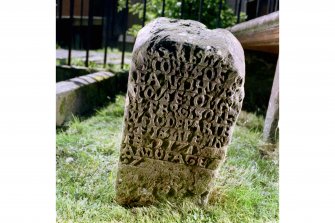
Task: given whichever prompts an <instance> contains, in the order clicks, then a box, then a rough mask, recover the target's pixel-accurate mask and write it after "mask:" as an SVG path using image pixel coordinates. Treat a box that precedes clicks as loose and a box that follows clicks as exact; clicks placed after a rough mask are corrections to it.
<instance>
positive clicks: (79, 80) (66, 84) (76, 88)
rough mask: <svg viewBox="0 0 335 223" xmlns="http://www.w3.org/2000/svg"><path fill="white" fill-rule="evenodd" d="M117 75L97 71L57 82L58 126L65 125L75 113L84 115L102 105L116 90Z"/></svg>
mask: <svg viewBox="0 0 335 223" xmlns="http://www.w3.org/2000/svg"><path fill="white" fill-rule="evenodd" d="M116 80H117V79H116V77H115V75H114V74H112V73H109V72H97V73H93V74H88V75H84V76H80V77H76V78H72V79H70V80H67V81H61V82H58V83H57V84H56V126H61V125H63V124H64V123H65V122H66V121H69V120H71V119H72V117H73V115H82V114H85V113H86V112H88V111H91V110H93V108H94V107H96V106H100V105H102V104H103V103H104V102H106V101H107V97H112V96H114V95H115V92H116Z"/></svg>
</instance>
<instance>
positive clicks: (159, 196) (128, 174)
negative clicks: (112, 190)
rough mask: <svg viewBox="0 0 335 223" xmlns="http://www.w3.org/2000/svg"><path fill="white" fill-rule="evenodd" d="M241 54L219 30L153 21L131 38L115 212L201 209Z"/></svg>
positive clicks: (234, 104) (232, 113) (232, 102)
mask: <svg viewBox="0 0 335 223" xmlns="http://www.w3.org/2000/svg"><path fill="white" fill-rule="evenodd" d="M244 74H245V65H244V52H243V49H242V47H241V45H240V43H239V42H238V41H237V39H236V38H235V37H234V36H233V35H232V34H231V33H230V32H228V31H226V30H223V29H220V30H219V29H216V30H209V29H206V26H204V25H203V24H201V23H199V22H195V21H190V20H174V19H167V18H158V19H156V20H154V21H153V22H151V23H149V24H148V25H146V26H145V27H144V28H143V29H142V30H141V31H140V32H139V34H138V36H137V39H136V43H135V46H134V50H133V59H132V64H131V69H130V73H129V80H128V92H127V98H126V108H125V124H124V131H123V138H122V144H121V154H120V162H119V168H118V175H117V182H116V190H117V194H116V201H117V202H118V203H120V204H122V205H128V206H138V205H148V204H154V203H156V202H158V201H160V200H165V199H168V200H170V201H177V200H180V199H183V198H190V199H191V200H194V201H197V202H199V203H200V204H206V202H207V198H208V195H209V193H210V191H211V187H212V184H213V180H214V178H215V174H216V172H217V171H216V170H217V169H218V168H219V166H220V164H221V163H222V162H223V160H224V158H225V155H226V152H227V146H228V144H229V142H230V140H231V136H232V132H233V128H234V125H235V122H236V119H237V117H238V114H239V112H240V110H241V107H242V101H243V98H244V88H243V85H244Z"/></svg>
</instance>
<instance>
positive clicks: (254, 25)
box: [227, 11, 279, 53]
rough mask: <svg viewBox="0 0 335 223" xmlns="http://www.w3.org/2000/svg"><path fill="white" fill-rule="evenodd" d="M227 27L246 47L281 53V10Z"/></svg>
mask: <svg viewBox="0 0 335 223" xmlns="http://www.w3.org/2000/svg"><path fill="white" fill-rule="evenodd" d="M227 29H228V30H229V31H230V32H232V33H233V34H234V36H235V37H236V38H237V39H238V40H239V41H240V43H241V44H242V46H243V48H244V49H248V50H257V51H263V52H269V53H279V11H277V12H273V13H270V14H268V15H265V16H261V17H258V18H256V19H252V20H250V21H247V22H243V23H240V24H237V25H235V26H233V27H230V28H227Z"/></svg>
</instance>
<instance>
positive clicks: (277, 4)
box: [275, 0, 279, 11]
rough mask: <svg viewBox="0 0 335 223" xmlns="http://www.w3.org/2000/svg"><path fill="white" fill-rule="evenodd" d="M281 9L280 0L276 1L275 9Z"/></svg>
mask: <svg viewBox="0 0 335 223" xmlns="http://www.w3.org/2000/svg"><path fill="white" fill-rule="evenodd" d="M278 10H279V0H277V1H276V7H275V11H278Z"/></svg>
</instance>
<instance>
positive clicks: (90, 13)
mask: <svg viewBox="0 0 335 223" xmlns="http://www.w3.org/2000/svg"><path fill="white" fill-rule="evenodd" d="M92 23H93V0H88V24H87V32H86V34H87V40H86V41H87V42H86V59H85V66H86V67H88V58H89V51H90V42H91V31H92Z"/></svg>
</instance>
